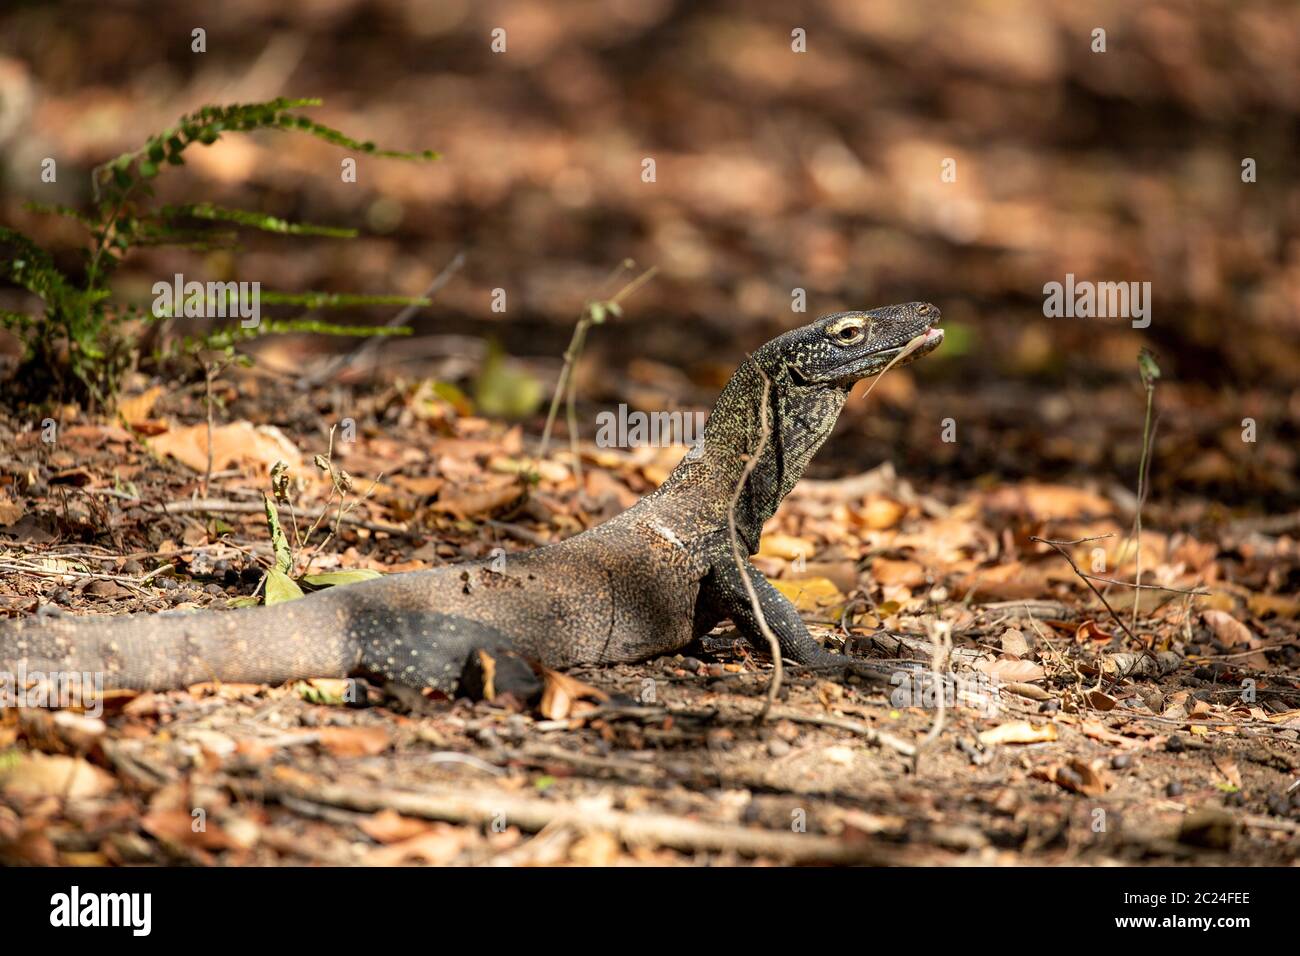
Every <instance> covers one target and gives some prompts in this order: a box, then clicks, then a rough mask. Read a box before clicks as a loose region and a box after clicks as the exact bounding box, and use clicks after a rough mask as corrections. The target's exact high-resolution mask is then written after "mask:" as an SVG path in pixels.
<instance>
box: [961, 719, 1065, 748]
mask: <svg viewBox="0 0 1300 956" xmlns="http://www.w3.org/2000/svg"><path fill="white" fill-rule="evenodd" d="M979 739H980V743H982V744H984V745H985V746H992V745H994V744H1040V743H1045V742H1047V741H1051V740H1055V739H1056V724H1053V723H1050V722H1049V723H1046V724H1039V725H1038V726H1034V725H1033V724H1031V723H1030V722H1029V721H1027V720H1016V721H1012V722H1010V723H1006V724H1000V725H998V726H997V727H994V728H993V729H992V730H985V731H983V732H982V733H981V734H980V735H979Z"/></svg>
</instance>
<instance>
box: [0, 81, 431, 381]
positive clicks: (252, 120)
mask: <svg viewBox="0 0 1300 956" xmlns="http://www.w3.org/2000/svg"><path fill="white" fill-rule="evenodd" d="M318 105H320V100H317V99H283V98H281V99H275V100H271V101H268V102H264V103H249V104H236V105H229V106H205V107H203V108H202V109H200V110H198V111H196V112H194V113H190V114H187V115H185V116H182V117H181V118H180V120H179V121H178V122H177V124H176V125H175V126H173V127H171V128H169V129H166V130H163V131H162V132H161V133H158V134H157V135H156V136H151V137H150V138H149V139H148V140H147V141H146V142H145V143H144V145H143V146H141V147H140V148H139V149H136V150H133V151H131V152H128V153H123V154H122V155H120V156H118V157H116V158H114V159H112V160H110V161H109V162H107V163H104V164H103V165H101V166H98V167H96V168H95V170H94V171H93V172H92V174H91V183H92V186H93V201H92V203H91V204H90V208H89V211H82V210H78V209H72V208H68V207H66V206H41V205H35V204H33V205H31V206H29V208H32V209H34V210H36V211H38V212H45V213H51V214H54V215H60V216H65V217H68V218H70V219H73V220H75V221H76V222H78V223H80V224H81V225H82V226H83V227H85V229H86V231H87V232H88V233H89V239H88V243H87V246H86V249H85V250H84V264H83V268H82V270H81V272H80V274H79V275H77V276H75V277H74V276H71V275H68V274H66V273H65V272H63V271H62V270H60V269H59V268H58V266H57V265H56V264H55V262H54V259H53V257H52V256H51V255H50V253H49V252H48V251H47V250H45V249H43V248H42V247H41V246H40V245H38V244H37V243H36V242H34V241H33V240H32V239H30V238H28V237H27V236H25V235H23V234H22V233H20V232H18V231H16V230H14V229H10V228H7V227H4V226H0V281H7V282H9V283H12V284H14V285H17V286H19V287H21V288H23V289H26V290H27V291H29V292H31V293H33V294H34V295H36V296H38V297H39V298H40V299H41V300H42V302H43V303H44V314H43V315H40V316H37V315H31V314H27V313H24V312H12V311H4V310H0V326H3V327H6V328H8V329H10V330H12V331H14V332H16V333H17V334H18V335H19V337H20V338H21V339H22V340H23V342H24V344H25V349H26V352H25V355H24V363H25V365H26V366H27V368H28V369H30V370H31V372H32V373H33V374H32V375H30V376H27V377H25V379H24V380H26V381H29V382H40V383H41V384H52V385H54V386H55V387H56V388H59V390H60V391H61V392H64V393H67V392H68V391H69V388H68V386H71V390H72V392H73V394H72V395H70V396H69V397H78V398H84V399H88V400H89V401H91V402H93V403H97V404H106V403H108V402H109V401H111V399H112V398H113V396H114V395H115V394H116V392H117V389H118V383H119V381H120V379H121V376H122V373H123V372H124V371H126V370H127V369H128V368H130V367H131V365H132V363H133V362H134V361H135V360H136V356H137V353H138V345H139V342H140V334H139V330H140V329H141V328H143V327H146V326H147V323H148V322H149V321H151V320H157V319H159V318H167V317H169V316H168V315H162V316H159V315H155V314H153V312H151V311H149V310H146V309H143V308H141V307H140V306H138V305H134V304H130V303H123V302H118V301H115V300H114V298H113V295H112V291H111V289H110V287H109V281H110V279H111V277H112V275H113V273H114V271H115V270H116V268H117V267H118V265H119V264H120V263H121V262H122V260H123V259H124V258H125V257H126V256H127V255H128V254H129V253H130V252H132V251H133V250H135V249H138V248H140V247H148V246H158V245H173V246H183V247H187V248H192V249H200V250H204V249H213V248H225V247H230V246H232V245H234V244H235V241H236V234H235V232H234V229H236V228H249V229H258V230H262V231H264V232H271V233H278V234H281V235H289V236H320V237H329V238H343V239H348V238H353V237H355V236H356V232H355V231H354V230H351V229H340V228H336V227H332V226H317V225H310V224H305V223H292V222H287V221H285V220H283V219H278V218H276V217H274V216H268V215H264V214H262V213H259V212H254V211H249V210H244V209H230V208H225V207H221V206H217V205H214V204H212V203H210V202H199V203H191V204H185V205H163V206H158V205H157V204H155V203H152V202H151V200H152V199H153V198H154V189H153V186H152V181H153V180H154V179H155V178H156V177H157V176H158V175H159V174H160V173H161V172H162V171H163V170H165V169H167V168H169V167H173V166H181V165H184V163H185V156H184V154H185V151H186V150H187V149H189V148H190V147H191V146H193V145H195V144H196V143H197V144H199V145H200V146H210V145H211V144H213V143H215V142H216V141H217V140H218V139H220V138H221V137H222V136H223V135H225V134H227V133H249V132H253V131H255V130H278V131H282V132H300V133H305V134H307V135H310V136H315V137H317V138H319V139H323V140H325V141H326V142H329V143H333V144H335V145H337V146H341V147H343V148H345V149H349V150H354V151H357V152H360V153H365V154H367V155H371V156H384V157H390V158H394V159H405V160H432V159H436V158H437V154H436V153H434V152H433V151H431V150H425V151H423V152H398V151H395V150H385V149H379V148H377V147H376V146H375V144H374V143H371V142H362V141H359V140H355V139H353V138H351V137H350V136H347V135H345V134H343V133H341V132H339V131H338V130H335V129H331V128H330V127H328V126H324V125H322V124H320V123H317V122H315V121H314V120H312V119H311V118H309V117H307V116H304V115H302V114H300V113H297V112H295V111H296V110H298V109H301V108H303V107H310V106H318ZM214 225H221V226H228V227H231V228H228V229H216V228H213V227H214ZM224 285H226V286H230V285H233V284H232V283H226V284H224ZM260 302H261V304H263V305H292V306H298V307H301V308H304V309H308V310H316V309H332V308H346V307H352V306H364V305H389V304H405V305H427V304H428V300H427V299H424V298H412V297H408V296H368V295H343V294H336V293H324V292H306V293H286V292H272V291H264V292H262V293H261V294H260ZM214 304H215V305H218V306H224V304H225V303H224V302H220V301H218V302H215V303H214V302H213V301H212V299H211V298H210V297H209V298H206V299H205V300H204V305H205V307H206V306H211V305H214ZM178 306H179V303H178ZM218 314H219V315H225V314H227V313H226V311H225V309H224V308H222V309H219V310H218ZM409 331H410V330H409V329H408V328H401V327H398V328H392V327H383V328H372V327H369V326H345V325H336V324H333V323H329V322H323V321H320V320H318V319H313V318H308V317H302V318H298V319H274V320H266V321H261V322H259V323H258V324H256V325H255V326H253V327H245V326H243V325H240V324H236V325H234V326H230V327H219V328H217V329H215V330H212V331H210V332H207V333H206V334H204V335H201V336H196V337H189V338H183V339H181V340H180V342H179V344H178V346H177V349H176V350H177V351H179V352H181V353H182V354H186V355H190V356H193V357H195V358H196V359H197V358H198V357H199V356H210V355H211V353H212V352H214V351H216V352H219V353H223V354H224V355H226V356H227V358H233V357H234V356H235V350H236V348H237V347H238V346H239V345H240V344H242V343H244V342H247V341H248V340H250V339H253V338H257V337H259V336H262V335H267V334H276V333H286V332H316V333H323V334H330V335H366V336H368V335H395V334H396V335H400V334H405V333H409ZM203 361H205V362H206V361H208V359H207V358H205V359H204V360H203Z"/></svg>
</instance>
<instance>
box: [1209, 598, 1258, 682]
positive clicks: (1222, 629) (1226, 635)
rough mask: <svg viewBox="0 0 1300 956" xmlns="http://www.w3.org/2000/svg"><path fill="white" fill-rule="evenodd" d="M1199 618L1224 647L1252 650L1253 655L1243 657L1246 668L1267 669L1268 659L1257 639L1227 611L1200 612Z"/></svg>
mask: <svg viewBox="0 0 1300 956" xmlns="http://www.w3.org/2000/svg"><path fill="white" fill-rule="evenodd" d="M1201 617H1202V619H1204V621H1205V623H1206V624H1208V625H1209V627H1210V630H1212V631H1213V632H1214V636H1215V637H1216V638H1217V639H1218V640H1219V642H1220V643H1221V644H1223V645H1224V646H1225V647H1243V648H1246V647H1248V648H1253V649H1254V653H1253V654H1247V655H1245V656H1244V657H1243V658H1242V660H1243V662H1244V663H1245V664H1246V665H1247V666H1248V667H1253V668H1255V669H1256V670H1267V669H1268V657H1267V656H1265V654H1264V652H1263V651H1262V650H1260V649H1259V648H1260V647H1261V643H1260V640H1259V638H1257V637H1256V636H1255V635H1254V634H1252V633H1251V631H1250V628H1248V627H1246V625H1245V624H1242V623H1241V622H1240V621H1238V620H1237V619H1236V618H1235V617H1233V616H1232V615H1231V614H1229V613H1228V612H1227V611H1212V610H1207V611H1202V612H1201Z"/></svg>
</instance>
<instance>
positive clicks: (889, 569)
mask: <svg viewBox="0 0 1300 956" xmlns="http://www.w3.org/2000/svg"><path fill="white" fill-rule="evenodd" d="M871 577H872V579H873V580H875V581H876V583H877V584H901V585H903V586H904V587H909V588H915V587H920V586H921V585H923V584H925V581H926V573H925V568H923V567H921V565H920V564H918V563H917V562H915V561H895V560H892V559H890V558H876V559H875V560H874V561H872V562H871Z"/></svg>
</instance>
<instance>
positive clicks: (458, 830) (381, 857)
mask: <svg viewBox="0 0 1300 956" xmlns="http://www.w3.org/2000/svg"><path fill="white" fill-rule="evenodd" d="M471 839H472V835H471V834H470V832H469V831H468V830H467V829H464V828H462V827H454V826H451V825H450V824H446V823H442V824H437V825H436V826H435V827H432V828H430V829H429V830H428V831H427V832H425V833H421V834H419V835H418V836H413V837H411V838H410V839H409V840H403V841H401V842H400V843H394V844H392V845H391V846H384V847H378V848H377V849H374V850H371V851H370V852H369V853H367V854H366V863H367V864H369V865H370V866H405V865H408V864H413V863H422V864H425V865H426V866H442V865H444V864H447V863H450V862H451V861H452V860H454V859H455V858H456V857H458V856H459V855H460V853H461V851H462V850H464V849H465V846H466V844H468V843H469V841H470V840H471Z"/></svg>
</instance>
